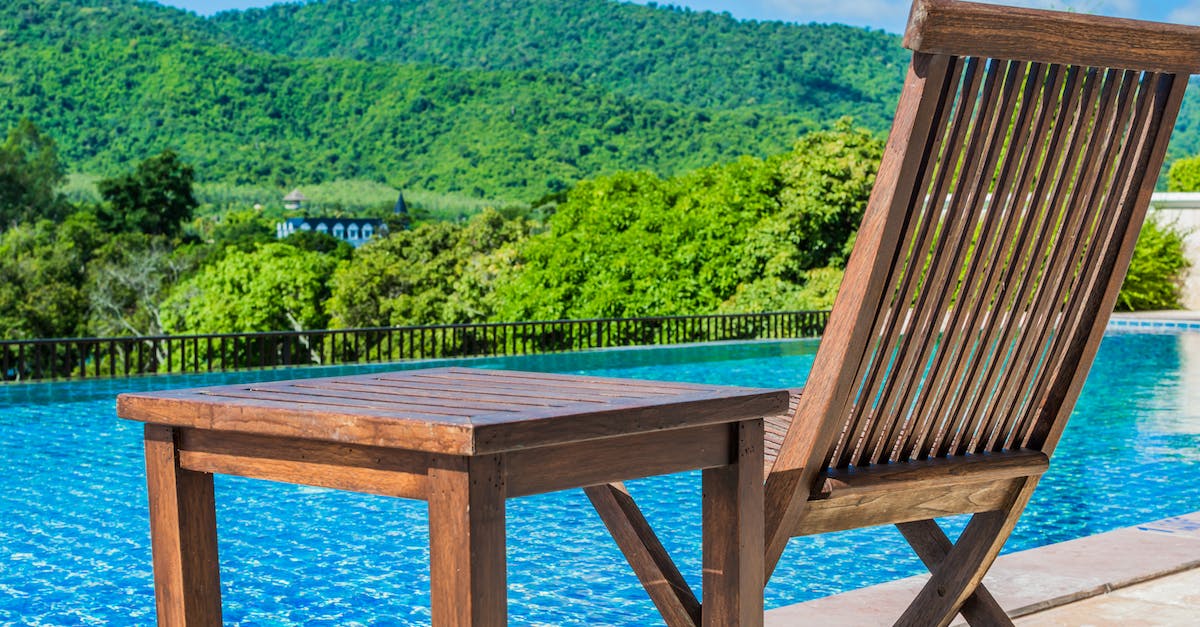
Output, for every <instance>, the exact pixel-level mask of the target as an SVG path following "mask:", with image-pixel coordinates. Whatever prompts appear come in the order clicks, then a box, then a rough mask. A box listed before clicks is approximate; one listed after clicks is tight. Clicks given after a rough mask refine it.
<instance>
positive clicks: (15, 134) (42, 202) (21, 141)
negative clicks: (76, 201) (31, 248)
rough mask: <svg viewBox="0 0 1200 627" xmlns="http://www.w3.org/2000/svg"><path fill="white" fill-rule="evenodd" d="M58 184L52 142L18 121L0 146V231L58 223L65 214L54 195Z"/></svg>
mask: <svg viewBox="0 0 1200 627" xmlns="http://www.w3.org/2000/svg"><path fill="white" fill-rule="evenodd" d="M62 181H63V167H62V164H61V163H59V160H58V151H57V148H56V147H55V144H54V140H53V139H51V138H50V137H48V136H47V135H46V134H44V133H42V131H41V130H39V129H38V127H37V126H35V125H34V124H33V122H30V121H29V119H28V118H21V120H20V121H19V122H17V125H16V126H15V127H13V128H12V129H10V130H9V131H8V137H7V139H5V141H4V143H3V144H2V145H0V229H4V228H7V227H9V226H11V225H13V224H16V223H17V222H33V221H36V220H39V219H45V220H61V219H62V218H63V216H64V215H66V211H67V203H66V202H65V201H64V198H63V197H62V196H61V195H60V194H59V193H58V191H57V188H58V186H59V185H60V184H61V183H62Z"/></svg>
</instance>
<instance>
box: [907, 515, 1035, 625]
mask: <svg viewBox="0 0 1200 627" xmlns="http://www.w3.org/2000/svg"><path fill="white" fill-rule="evenodd" d="M896 527H897V528H899V529H900V533H902V534H904V539H906V540H908V543H909V544H910V545H911V546H912V548H913V550H914V551H916V553H917V556H918V557H920V558H921V561H922V562H924V563H925V567H926V568H928V569H929V571H930V572H933V571H934V570H937V568H938V567H939V566H941V564H942V562H943V561H945V559H946V555H947V554H949V553H950V549H951V548H953V546H954V544H953V543H951V542H950V538H948V537H946V533H945V532H944V531H942V528H941V527H939V526H938V524H937V523H936V522H934V521H933V520H918V521H915V522H907V523H900V524H897V525H896ZM959 611H960V612H962V615H963V617H964V618H966V619H967V623H968V624H970V625H973V626H981V625H1006V626H1007V625H1012V624H1013V623H1012V619H1010V618H1009V617H1008V613H1007V612H1005V611H1004V608H1002V607H1000V604H999V603H997V602H996V599H995V597H993V596H992V593H991V592H988V589H987V588H986V587H984V585H983V584H982V583H980V584H979V585H978V586H977V587H976V588H975V592H973V593H972V594H971V596H970V597H968V598H967V600H966V601H965V602H964V603H963V605H962V607H961V608H959Z"/></svg>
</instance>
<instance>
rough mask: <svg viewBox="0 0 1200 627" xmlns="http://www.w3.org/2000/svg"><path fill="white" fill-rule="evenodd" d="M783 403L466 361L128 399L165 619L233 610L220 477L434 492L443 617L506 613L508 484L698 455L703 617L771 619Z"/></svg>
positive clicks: (474, 621)
mask: <svg viewBox="0 0 1200 627" xmlns="http://www.w3.org/2000/svg"><path fill="white" fill-rule="evenodd" d="M786 408H787V392H785V391H778V390H756V389H747V388H731V387H723V386H711V385H691V384H682V383H659V382H650V381H634V380H619V379H605V378H597V377H581V376H567V375H554V374H540V373H527V372H506V371H499V370H476V369H467V368H445V369H430V370H414V371H406V372H392V373H384V374H372V375H362V376H347V377H332V378H326V379H305V380H295V381H281V382H272V383H262V384H244V385H230V386H221V387H210V388H198V389H190V390H176V391H167V392H157V393H147V394H122V395H120V396H119V397H118V399H117V413H118V415H120V416H121V417H122V418H127V419H130V420H137V421H141V422H145V423H146V427H145V445H146V477H147V484H148V487H149V496H150V528H151V536H152V546H153V555H154V583H155V591H156V601H157V609H158V617H159V624H160V625H193V626H194V625H219V624H220V623H221V595H220V575H219V569H218V562H217V530H216V514H215V507H214V498H215V497H214V493H213V479H212V474H213V473H225V474H231V475H241V476H246V477H255V478H261V479H270V480H274V481H285V482H290V483H299V484H306V485H314V486H322V487H328V488H337V489H343V490H353V491H358V492H369V493H374V494H382V495H388V496H398V497H405V498H414V499H422V500H425V501H427V502H428V503H429V543H430V551H429V559H430V575H431V581H432V590H431V604H432V613H433V623H434V624H435V625H439V626H440V625H503V624H505V622H506V615H507V587H506V572H505V533H504V506H505V499H506V498H508V497H514V496H522V495H527V494H536V493H540V492H550V491H553V490H562V489H566V488H572V487H581V486H590V485H596V484H600V483H606V482H615V481H622V480H625V479H632V478H635V477H644V476H649V475H656V474H665V473H672V472H679V471H683V470H691V469H703V471H704V472H703V474H704V479H703V482H704V506H703V507H704V531H703V560H704V586H703V589H704V597H703V607H704V612H703V614H704V623H705V624H711V625H756V624H761V623H762V587H763V571H764V569H763V564H762V555H763V548H762V546H763V519H762V516H763V514H762V502H763V496H762V470H763V462H762V454H763V452H762V446H763V435H762V420H761V417H762V416H765V415H769V414H775V413H780V412H782V411H784V410H785V409H786ZM546 522H547V524H553V521H549V520H548V521H546ZM564 585H576V584H574V583H571V582H567V583H565V584H564ZM381 610H382V608H381Z"/></svg>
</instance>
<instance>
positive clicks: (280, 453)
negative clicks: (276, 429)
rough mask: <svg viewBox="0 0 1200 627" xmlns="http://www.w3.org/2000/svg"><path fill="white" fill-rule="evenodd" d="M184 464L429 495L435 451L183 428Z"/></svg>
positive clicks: (405, 495) (308, 482) (276, 478)
mask: <svg viewBox="0 0 1200 627" xmlns="http://www.w3.org/2000/svg"><path fill="white" fill-rule="evenodd" d="M179 446H180V452H179V464H180V467H182V468H186V469H188V470H194V471H199V472H207V473H221V474H228V475H239V476H242V477H253V478H256V479H267V480H270V481H282V482H285V483H295V484H301V485H311V486H318V487H322V488H333V489H337V490H350V491H353V492H365V493H368V494H383V495H386V496H396V497H403V498H411V499H426V498H427V497H428V481H427V476H426V472H427V469H428V467H429V464H430V460H431V459H432V457H431V456H430V455H429V454H428V453H418V452H413V451H405V450H400V449H394V448H381V447H369V446H358V445H352V444H339V443H333V442H319V441H315V440H301V439H294V438H275V437H267V436H255V435H248V434H244V433H227V432H217V431H201V430H196V429H183V430H181V435H180V444H179Z"/></svg>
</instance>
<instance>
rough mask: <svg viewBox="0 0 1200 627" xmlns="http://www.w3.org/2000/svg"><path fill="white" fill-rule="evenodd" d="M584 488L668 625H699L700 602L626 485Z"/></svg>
mask: <svg viewBox="0 0 1200 627" xmlns="http://www.w3.org/2000/svg"><path fill="white" fill-rule="evenodd" d="M584 492H586V493H587V495H588V498H589V499H590V500H591V502H592V506H593V507H595V508H596V513H598V514H599V515H600V519H601V520H603V521H604V525H605V526H606V527H607V528H608V532H609V534H611V535H612V537H613V539H614V540H615V541H616V543H617V546H618V547H620V548H621V552H622V553H623V554H624V555H625V559H626V560H627V561H628V562H629V565H630V566H631V567H632V568H633V572H634V573H635V574H636V575H637V577H638V580H639V581H640V582H641V584H642V587H643V588H645V589H646V593H647V594H648V595H650V599H651V600H652V601H653V602H654V606H655V607H656V608H658V612H659V614H661V615H662V617H663V620H664V621H665V622H666V623H667V625H668V626H669V627H695V626H696V625H699V624H700V602H699V601H698V600H696V595H695V594H694V593H693V592H692V589H691V587H689V586H688V585H687V581H685V580H684V578H683V575H682V574H681V573H680V572H679V567H677V566H676V565H675V562H674V561H672V560H671V556H670V554H669V553H667V550H666V549H665V548H664V547H663V545H662V542H660V541H659V539H658V536H657V535H655V534H654V530H653V529H652V528H651V527H650V523H649V522H647V521H646V517H645V516H643V515H642V511H641V510H640V509H638V507H637V505H636V504H635V503H634V501H633V497H631V496H630V495H629V492H628V491H626V490H625V486H624V485H621V484H619V483H614V484H606V485H598V486H591V487H588V488H584Z"/></svg>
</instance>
